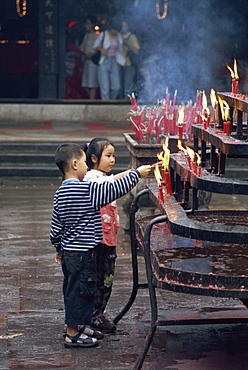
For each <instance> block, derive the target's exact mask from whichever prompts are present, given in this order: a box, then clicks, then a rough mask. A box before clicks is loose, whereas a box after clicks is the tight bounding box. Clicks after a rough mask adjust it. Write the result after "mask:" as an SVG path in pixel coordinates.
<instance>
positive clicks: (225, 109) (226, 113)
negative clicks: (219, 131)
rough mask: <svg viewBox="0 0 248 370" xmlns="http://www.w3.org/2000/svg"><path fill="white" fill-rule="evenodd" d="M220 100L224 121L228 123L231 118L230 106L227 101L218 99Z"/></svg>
mask: <svg viewBox="0 0 248 370" xmlns="http://www.w3.org/2000/svg"><path fill="white" fill-rule="evenodd" d="M218 99H219V104H220V111H221V116H222V119H223V121H227V120H228V117H229V105H228V103H227V102H226V101H225V100H223V99H221V98H220V97H218Z"/></svg>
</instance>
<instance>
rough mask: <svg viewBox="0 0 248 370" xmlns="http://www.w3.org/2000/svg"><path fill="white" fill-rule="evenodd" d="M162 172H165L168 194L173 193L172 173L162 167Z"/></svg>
mask: <svg viewBox="0 0 248 370" xmlns="http://www.w3.org/2000/svg"><path fill="white" fill-rule="evenodd" d="M162 174H163V178H164V183H165V187H166V193H167V194H168V195H172V188H171V181H170V174H169V172H167V171H165V170H164V169H162Z"/></svg>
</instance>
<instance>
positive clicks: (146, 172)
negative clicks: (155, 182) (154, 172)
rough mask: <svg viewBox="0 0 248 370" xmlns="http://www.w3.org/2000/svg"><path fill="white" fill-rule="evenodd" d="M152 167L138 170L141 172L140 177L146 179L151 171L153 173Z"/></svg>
mask: <svg viewBox="0 0 248 370" xmlns="http://www.w3.org/2000/svg"><path fill="white" fill-rule="evenodd" d="M151 169H152V168H151V165H150V164H148V165H143V166H140V167H138V168H137V170H138V171H139V173H140V176H143V177H146V176H148V175H149V173H150V171H151Z"/></svg>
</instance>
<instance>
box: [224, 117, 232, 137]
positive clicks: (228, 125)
mask: <svg viewBox="0 0 248 370" xmlns="http://www.w3.org/2000/svg"><path fill="white" fill-rule="evenodd" d="M223 124H224V133H225V134H226V135H227V136H229V135H230V129H231V122H230V121H227V122H223Z"/></svg>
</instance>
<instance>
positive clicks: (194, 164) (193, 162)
mask: <svg viewBox="0 0 248 370" xmlns="http://www.w3.org/2000/svg"><path fill="white" fill-rule="evenodd" d="M192 168H193V172H194V174H196V162H195V161H192Z"/></svg>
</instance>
